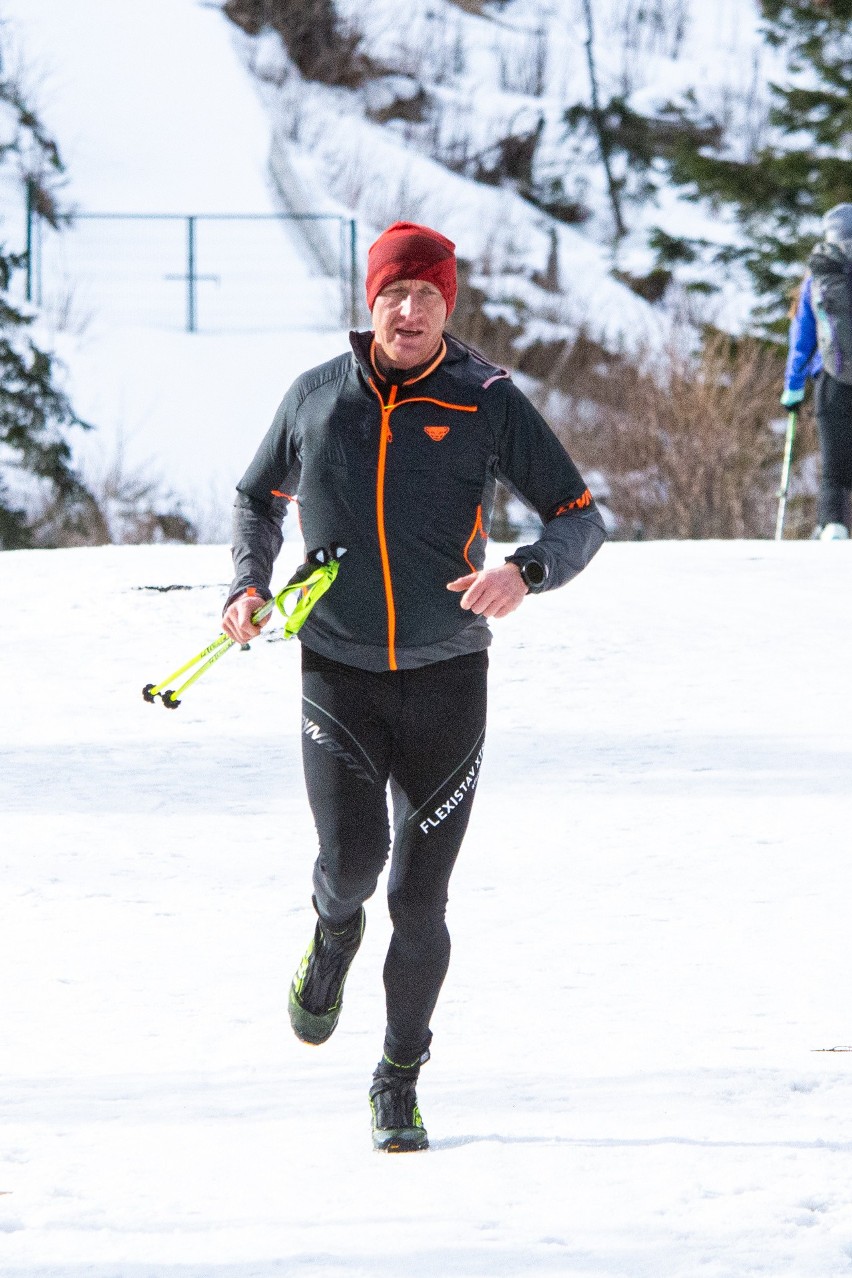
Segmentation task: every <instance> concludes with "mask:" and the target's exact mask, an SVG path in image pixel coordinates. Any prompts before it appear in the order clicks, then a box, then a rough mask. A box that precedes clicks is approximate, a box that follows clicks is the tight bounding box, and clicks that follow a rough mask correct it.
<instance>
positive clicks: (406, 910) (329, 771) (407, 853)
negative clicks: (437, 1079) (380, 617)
mask: <svg viewBox="0 0 852 1278" xmlns="http://www.w3.org/2000/svg"><path fill="white" fill-rule="evenodd" d="M487 669H488V655H487V653H485V652H475V653H471V654H468V655H466V656H462V657H455V658H453V659H452V660H450V661H440V662H435V663H434V664H432V665H428V666H421V667H420V668H418V669H416V670H393V671H385V672H378V673H377V672H373V671H368V670H359V669H356V668H355V667H353V666H346V665H342V664H340V663H338V662H335V661H330V660H328V659H327V658H325V657H321V656H319V655H318V654H317V653H315V652H312V651H311V650H310V649H308V648H304V647H303V648H302V691H303V702H302V755H303V761H304V769H305V782H306V785H307V791H308V799H309V802H310V805H311V810H312V811H313V815H314V820H315V822H316V827H317V834H318V836H319V855H318V857H317V860H316V864H315V865H314V899H315V904H316V907H317V911H318V913H319V916H320V918H321V919H323V920H324V921H327V922H329V923H331V924H340V923H343V922H345V921H346V920H347V919H349V918H351V917H352V915H353V914H355V913H356V912H357V910H358V908H359V906H360V905H361V904H362V903H363V902H364V901H365V900H366V899H367V898H368V897H369V896H371V895H372V894H373V892H374V891H375V889H376V885H377V883H378V879H379V876H380V874H381V872H382V870H383V868H384V865H385V862H386V861H387V858H388V851H389V846H390V842H391V827H390V821H389V816H388V803H387V789H388V785H389V786H390V793H391V799H392V803H393V849H392V851H393V855H392V857H391V868H390V875H389V880H388V905H389V909H390V916H391V920H392V923H393V934H392V937H391V942H390V947H389V949H388V953H387V958H386V960H385V966H384V982H385V995H386V1000H387V1035H386V1038H385V1046H384V1050H385V1054H386V1055H387V1056H388V1057H389V1058H390V1059H391V1060H393V1061H396V1062H397V1063H399V1064H403V1065H408V1064H410V1063H412V1062H413V1061H415V1060H417V1059H418V1057H419V1056H421V1055H422V1054H423V1053H424V1052H425V1051H426V1049H427V1048H428V1046H429V1042H430V1040H431V1037H432V1034H431V1030H430V1028H429V1021H430V1018H431V1016H432V1013H433V1012H434V1010H435V1005H436V1003H437V1001H438V994H439V992H440V989H441V985H442V984H443V981H444V977H445V976H446V973H447V966H448V964H449V959H450V937H449V932H448V931H447V925H446V922H445V918H444V915H445V911H446V905H447V887H448V884H449V880H450V875H451V873H452V870H453V866H454V864H455V861H456V857H457V855H458V852H459V848H460V846H461V842H462V839H463V838H464V833H465V830H466V828H467V823H468V819H469V817H470V810H471V804H472V802H473V796H474V791H475V789H476V782H477V778H478V775H479V766H480V763H481V760H482V749H483V742H484V739H485V711H486V678H487Z"/></svg>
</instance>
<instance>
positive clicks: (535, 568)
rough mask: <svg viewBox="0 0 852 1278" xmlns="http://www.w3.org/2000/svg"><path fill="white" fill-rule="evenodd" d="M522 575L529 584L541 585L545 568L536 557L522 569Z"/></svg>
mask: <svg viewBox="0 0 852 1278" xmlns="http://www.w3.org/2000/svg"><path fill="white" fill-rule="evenodd" d="M521 576H522V577H523V579H524V581H525V582H526V583H527V585H528V586H540V585H541V583H542V582H543V581H544V569H543V568H542V566H541V564H540V563H538V562H537V561H536V560H535V559H531V560H530V561H529V563H526V564H524V566H523V568H522V569H521Z"/></svg>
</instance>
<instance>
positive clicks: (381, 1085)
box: [370, 1057, 429, 1154]
mask: <svg viewBox="0 0 852 1278" xmlns="http://www.w3.org/2000/svg"><path fill="white" fill-rule="evenodd" d="M419 1073H420V1062H419V1061H417V1062H416V1063H415V1064H414V1065H409V1066H400V1065H393V1064H392V1063H391V1062H390V1061H389V1060H388V1059H387V1057H385V1058H384V1059H383V1060H382V1061H381V1062H380V1064H379V1065H378V1067H377V1069H376V1072H375V1074H374V1075H373V1082H372V1086H371V1087H370V1109H371V1111H372V1115H373V1149H378V1150H382V1151H383V1152H384V1153H387V1154H409V1153H414V1152H415V1151H416V1150H420V1149H428V1148H429V1137H428V1136H427V1134H426V1128H425V1127H424V1126H423V1119H422V1118H421V1116H420V1109H419V1107H418V1105H417V1091H416V1087H417V1076H418V1074H419Z"/></svg>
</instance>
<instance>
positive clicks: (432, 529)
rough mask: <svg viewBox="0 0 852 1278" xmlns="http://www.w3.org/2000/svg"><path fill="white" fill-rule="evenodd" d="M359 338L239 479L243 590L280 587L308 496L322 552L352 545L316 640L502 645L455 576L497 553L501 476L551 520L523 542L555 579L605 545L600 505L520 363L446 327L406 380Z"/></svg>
mask: <svg viewBox="0 0 852 1278" xmlns="http://www.w3.org/2000/svg"><path fill="white" fill-rule="evenodd" d="M350 340H351V343H352V353H351V354H346V355H341V356H339V357H338V358H337V359H333V360H330V361H329V362H328V363H326V364H321V365H320V366H319V367H318V368H314V369H311V370H310V371H309V372H307V373H304V374H303V375H302V376H301V377H300V378H298V380H297V381H296V382H295V383H294V384H293V386H292V387H291V388H290V390H289V391H288V392H287V394H286V395H285V397H284V400H283V402H282V404H281V406H280V408H279V409H278V412H277V413H276V415H275V418H274V420H273V422H272V425H271V427H270V429H269V431H268V433H267V435H266V438H265V439H264V440H263V442H262V444H261V446H260V448H259V449H258V452H257V455H256V456H255V458H254V461H253V462H252V463H251V465H250V466H249V468H248V470H247V471H246V473H245V475H244V476H243V478H242V479H241V480H240V482H239V484H238V485H237V499H236V504H235V518H234V544H233V557H234V567H235V572H236V575H235V577H234V581H233V582H232V584H231V589H230V592H229V595H228V601H227V602H228V603H230V602H231V601H232V600H233V599H235V598H236V597H237V596H238V595H240V594H242V593H243V591H245V590H246V589H247V588H248V587H249V586H253V587H254V588H255V589H256V591H257V593H258V594H260V595H262V596H263V597H264V598H269V597H270V582H271V578H272V569H273V564H274V561H275V558H276V556H277V555H278V552H279V550H280V548H281V543H282V540H283V538H282V532H281V525H282V522H283V518H284V515H285V514H286V511H287V508H288V506H289V505H290V504H291V503H297V505H298V511H299V517H300V519H301V529H302V535H303V537H304V542H305V546H306V548H307V550H309V551H310V550H313V549H315V548H317V547H320V546H323V547H327V546H329V545H330V544H332V543H337V544H339V545H342V546H345V547H346V550H347V553H346V555H345V556H344V557H342V558H341V561H340V570H339V572H338V575H337V580H336V581H335V582H334V584H333V586H332V587H331V589H330V590H329V591H328V593H327V594H326V595H325V596H323V598H322V599H320V601H319V602H318V603H317V604H316V606H315V607H314V609H313V611H312V612H311V614H310V616H309V618H308V620H307V622H306V623H305V625H304V626H303V628H302V630H301V631H300V632H299V638H300V639H301V640H302V642H303V643H304V644H305V645H306V646H307V647H309V648H312V649H313V650H314V651H316V652H319V653H320V654H322V655H323V656H326V657H330V658H332V659H333V660H336V661H341V662H343V663H345V664H348V665H352V666H358V667H360V668H362V669H364V670H396V669H411V668H413V667H416V666H422V665H428V664H429V663H430V662H433V661H444V660H446V659H447V658H449V657H455V656H459V655H461V654H463V653H467V652H474V651H477V650H479V649H482V648H486V647H487V646H488V644H489V643H490V641H491V635H490V631H489V628H488V623H487V621H486V619H485V618H484V617H477V616H475V615H473V614H472V613H470V612H468V611H466V610H464V609H462V608H461V606H460V603H459V600H460V598H461V596H460V595H459V594H456V593H454V592H452V591H449V590H447V582H449V581H452V580H454V579H455V578H457V577H461V576H463V575H465V574H467V573H471V572H474V571H478V570H479V569H481V568H482V567H483V564H484V559H485V544H486V540H487V538H488V532H489V528H490V526H491V514H492V509H493V504H494V494H495V488H496V482H497V480H498V479H500V480H501V481H502V482H504V483H505V484H506V485H507V486H508V487H509V488H510V489H511V490H512V491H513V492H515V493H516V494H517V495H519V496H520V497H521V498H522V499H523V500H524V501H525V502H526V503H527V504H528V505H529V506H531V507H532V508H533V509H534V510H535V511H537V513H538V514H539V516H540V517H541V519H542V521H543V523H544V528H543V531H542V534H541V536H540V538H539V539H538V541H536V542H535V543H534V544H532V545H530V546H524V547H521V548H520V549H519V551H517V552H516V553H515V554H514V555H513V556H512V558H513V559H514V560H515V561H516V562H527V561H528V560H530V559H534V560H536V561H537V562H538V563H539V564H540V565H541V566H542V568H543V569H544V581H543V583H542V585H541V587H539V589H541V590H549V589H552V588H553V587H555V586H561V585H564V583H565V582H567V581H570V580H571V578H572V577H575V576H576V575H577V573H579V572H580V571H581V570H582V569H583V568H584V567H585V566H586V564H587V563H588V562H589V560H590V559H591V557H592V556H593V555H594V554H595V552H596V551H597V550H598V549H599V548H600V546H601V545H602V543H603V541H604V540H605V537H606V533H605V529H604V524H603V521H602V519H601V516H600V513H599V512H598V510H597V509H596V507H595V503H594V501H593V499H592V496H591V494H590V492H589V490H588V488H587V487H586V484H585V483H584V481H583V480H582V478H581V477H580V474H579V472H578V470H577V468H576V466H575V465H574V463H573V462H572V460H571V458H570V457H569V456H568V454H567V452H566V451H565V449H564V448H563V447H562V445H561V444H560V443H559V441H558V440H557V438H556V436H555V435H554V433H553V432H552V431H551V429H550V427H549V426H548V425H547V423H546V422H545V421H544V419H543V418H542V417H541V416H540V414H539V413H538V412H537V411H536V410H535V408H534V407H533V406H532V404H531V403H530V401H529V400H528V399H527V398H526V396H525V395H523V394H522V393H521V392H520V391H519V390H518V388H517V387H516V386H515V385H514V384H513V383H512V381H511V380H510V378H509V375H508V374H507V373H506V372H505V370H503V369H500V368H496V367H495V366H494V365H492V364H489V363H488V362H487V361H486V360H485V359H484V358H483V357H482V356H481V355H479V354H478V353H477V352H475V351H473V350H471V349H470V348H469V347H466V346H465V345H463V344H462V343H461V342H459V341H457V340H455V339H454V338H452V337H450V336H448V335H446V336H445V338H444V341H443V342H442V346H441V350H440V351H439V353H438V355H437V356H436V358H435V360H434V361H433V362H432V363H431V364H430V365H429V366H428V367H427V368H426V369H425V370H422V371H420V372H419V374H418V375H416V376H414V377H408V380H402V378H404V377H406V376H407V375H406V374H401V375H398V376H397V377H395V379H394V380H393V381H391V380H389V379H385V378H383V377H382V375H381V373H380V372H379V369H378V366H377V365H376V363H375V361H374V354H373V343H372V334H370V333H353V334H351V335H350ZM536 593H538V590H537V591H536ZM226 607H227V604H226Z"/></svg>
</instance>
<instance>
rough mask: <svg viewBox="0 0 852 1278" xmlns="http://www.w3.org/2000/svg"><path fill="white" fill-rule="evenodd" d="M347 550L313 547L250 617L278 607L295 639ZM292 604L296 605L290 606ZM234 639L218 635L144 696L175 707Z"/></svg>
mask: <svg viewBox="0 0 852 1278" xmlns="http://www.w3.org/2000/svg"><path fill="white" fill-rule="evenodd" d="M345 554H346V547H345V546H337V545H333V546H332V547H331V548H330V549H329V550H325V549H322V548H321V549H319V550H312V551H311V553H310V554H309V555H308V557H307V559H306V560H305V562H304V563H303V564H302V565H301V567H299V568H297V569H296V571H295V573H294V574H293V576H292V577H291V578H290V580H289V581H288V582H287V585H286V586H284V588H283V589H282V590H279V592H278V594H277V595H275V597H274V598H273V599H268V600H267V601H266V602H265V603H263V604H261V606H260V607H259V608H258V610H257V612H254V613H252V618H251V619H252V621H253V622H254V624H255V625H258V624H259V623H260V622H261V621H262V620H263V618H264V617H267V616H268V615H269V613H270V612H272V610H273V608H277V609H278V611H279V612H280V613H281V615H282V617H283V618H284V638H285V639H292V638H293V636H294V635H295V634H297V633H298V632H299V630H301V628H302V626H303V625H304V624H305V622H306V621H307V619H308V616H309V614H310V612H311V609H312V608H313V607H314V605H315V604H316V603H317V602H318V601H319V600H320V599H321V598H322V597H323V595H324V594H325V593H326V591H327V590H329V589H330V587H331V586H332V585H333V583H334V581H335V578H336V577H337V572H338V569H339V567H340V559H341V556H342V555H345ZM294 600H295V603H293V601H294ZM290 604H292V605H293V606H292V607H289V608H288V605H290ZM235 642H236V641H235V640H234V639H231V638H229V636H228V635H226V634H224V633H223V634H221V635H219V637H218V638H217V639H214V640H213V642H212V643H209V644H208V645H207V647H206V648H202V649H201V651H200V652H197V653H196V654H195V656H194V657H190V659H189V661H185V662H184V663H183V665H182V666H178V668H177V670H173V671H172V673H171V674H169V675H166V677H165V679H161V680H160V682H159V683H146V684H145V687H144V688H143V689H142V696H143V698H144V699H145V700H146V701H148V702H150V703H152V704H153V702H154V701H156V700H157V698H158V697H159V698H160V700H161V701H162V703H163V705H164V706H165V707H166V708H167V709H168V710H176V709H177V707H178V706H179V705H180V697H181V694H182V693H184V692H186V690H187V688H190V687H191V686H192V685H193V684H194V683H195V681H196V680H197V679H200V678H201V676H202V675H203V674H205V673H206V671H208V670H209V669H210V667H211V666H212V665H214V663H215V662H217V661H218V660H219V658H220V657H224V655H225V653H226V652H230V650H231V648H233V647H234V645H235ZM196 667H197V668H196ZM188 671H192V673H191V674H190V676H189V678H188V679H186V680H185V681H184V682H183V683H182V684H181V685H180V687H178V688H168V687H167V684H170V683H172V682H173V681H174V680H175V679H178V678H179V677H180V676H181V675H184V674H186V673H187V672H188ZM164 689H165V691H164Z"/></svg>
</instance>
